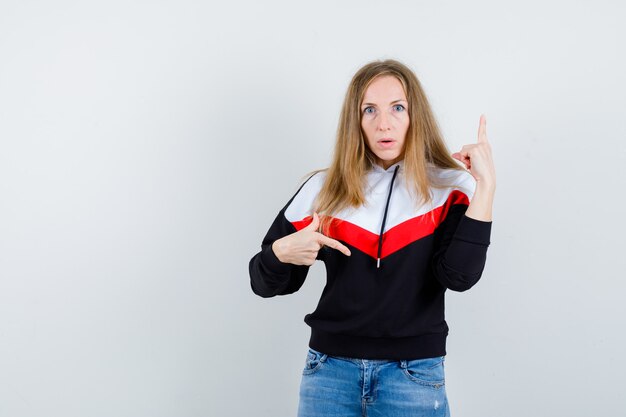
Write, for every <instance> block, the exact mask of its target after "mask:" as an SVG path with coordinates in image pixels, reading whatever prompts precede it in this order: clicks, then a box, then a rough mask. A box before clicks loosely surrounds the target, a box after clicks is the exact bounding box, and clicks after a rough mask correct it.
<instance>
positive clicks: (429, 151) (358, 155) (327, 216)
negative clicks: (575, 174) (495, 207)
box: [307, 59, 464, 234]
mask: <svg viewBox="0 0 626 417" xmlns="http://www.w3.org/2000/svg"><path fill="white" fill-rule="evenodd" d="M384 75H391V76H394V77H396V78H397V79H398V80H399V81H400V83H401V84H402V87H403V88H404V93H405V94H406V97H407V101H408V109H407V111H408V114H409V128H408V130H407V133H406V137H405V141H404V148H403V160H404V172H405V176H404V177H405V180H406V185H407V189H408V190H409V192H412V194H414V197H417V198H416V199H415V200H416V204H431V203H432V195H431V192H430V187H434V188H441V187H444V186H445V185H441V184H437V183H434V182H433V180H432V179H431V178H430V176H429V175H428V167H427V164H428V163H432V164H434V165H435V166H437V167H440V168H448V169H458V170H463V169H464V168H462V167H460V165H459V164H458V163H457V162H456V160H455V159H454V158H452V157H451V156H450V154H449V152H448V149H447V147H446V144H445V142H444V140H443V137H442V135H441V132H440V129H439V126H438V124H437V121H436V120H435V117H434V115H433V112H432V110H431V108H430V104H429V103H428V99H427V97H426V94H425V92H424V90H423V89H422V86H421V84H420V82H419V80H418V79H417V77H416V76H415V74H414V73H413V71H411V69H409V68H408V67H407V66H405V65H404V64H402V63H400V62H399V61H396V60H394V59H386V60H377V61H372V62H370V63H368V64H366V65H365V66H363V67H361V68H360V69H359V70H358V71H357V72H356V74H354V76H353V77H352V81H351V82H350V84H349V86H348V90H347V92H346V95H345V98H344V102H343V106H342V109H341V114H340V116H339V123H338V127H337V136H336V142H335V149H334V154H333V159H332V163H331V165H330V167H328V168H325V169H318V170H314V171H311V172H309V173H308V174H307V176H310V175H312V174H315V173H318V172H321V171H326V178H325V180H324V184H323V185H322V187H321V190H320V192H319V193H318V195H317V197H316V199H315V202H314V210H315V211H317V213H318V214H319V216H320V231H321V232H322V233H324V234H328V232H329V227H330V223H331V220H332V215H333V214H336V213H338V212H340V211H342V210H343V209H346V208H350V207H359V206H361V205H362V204H364V203H365V190H364V186H365V176H366V175H365V174H366V173H367V171H368V170H369V169H371V167H372V164H374V163H375V162H374V161H375V160H376V156H375V155H374V153H373V152H372V151H371V150H370V149H369V148H368V146H367V143H366V139H365V136H364V134H363V131H362V129H361V117H362V114H361V111H360V108H361V104H362V101H363V96H364V94H365V91H366V90H367V87H368V86H369V85H370V83H371V82H372V81H373V80H374V79H375V78H377V77H380V76H384Z"/></svg>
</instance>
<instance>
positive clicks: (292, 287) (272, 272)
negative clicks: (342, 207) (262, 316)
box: [248, 174, 315, 298]
mask: <svg viewBox="0 0 626 417" xmlns="http://www.w3.org/2000/svg"><path fill="white" fill-rule="evenodd" d="M314 175H315V174H314ZM312 177H313V175H312V176H311V177H309V178H308V179H307V180H306V181H305V182H304V183H303V184H302V185H301V186H300V188H299V189H298V191H297V192H296V194H295V195H294V196H293V197H291V199H290V200H289V202H288V203H287V204H286V205H285V207H283V209H282V210H281V211H280V212H279V213H278V215H277V216H276V218H275V219H274V222H273V223H272V225H271V226H270V228H269V230H268V231H267V233H266V234H265V237H264V238H263V241H262V242H261V251H260V252H258V253H257V254H256V255H254V256H253V257H252V259H250V262H249V265H248V269H249V272H250V286H251V287H252V291H253V292H254V293H255V294H257V295H259V296H261V297H263V298H269V297H274V296H276V295H286V294H292V293H294V292H296V291H298V290H299V289H300V287H302V284H304V280H305V278H306V275H307V273H308V271H309V265H295V264H290V263H285V262H282V261H280V260H279V259H278V258H277V257H276V254H275V253H274V251H273V250H272V244H273V243H274V241H276V240H278V239H280V238H282V237H284V236H287V235H290V234H292V233H295V232H296V231H297V230H298V229H296V226H295V225H294V224H293V223H292V222H291V221H289V219H288V218H287V216H286V211H287V210H288V208H289V207H290V205H292V203H294V199H295V198H296V196H298V194H299V193H300V192H301V191H302V189H303V187H304V186H305V184H306V183H307V182H308V181H309V180H310V179H311V178H312ZM300 197H302V195H300ZM306 199H307V200H311V199H310V198H308V197H307V198H306ZM301 200H303V198H299V199H298V201H296V202H295V203H296V205H302V201H301ZM304 223H306V221H305V222H299V224H301V225H302V227H304V226H305V224H304ZM309 223H310V220H309Z"/></svg>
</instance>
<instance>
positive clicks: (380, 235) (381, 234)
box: [376, 165, 400, 268]
mask: <svg viewBox="0 0 626 417" xmlns="http://www.w3.org/2000/svg"><path fill="white" fill-rule="evenodd" d="M398 168H400V165H398V166H396V169H394V170H393V177H391V184H390V185H389V194H387V204H386V205H385V214H384V215H383V224H382V226H381V227H380V234H379V235H378V257H377V258H378V259H377V260H376V268H380V254H381V253H382V251H383V231H384V230H385V222H386V221H387V210H388V209H389V200H391V190H393V182H394V180H395V179H396V174H397V173H398Z"/></svg>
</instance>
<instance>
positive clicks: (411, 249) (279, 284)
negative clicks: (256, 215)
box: [249, 161, 492, 360]
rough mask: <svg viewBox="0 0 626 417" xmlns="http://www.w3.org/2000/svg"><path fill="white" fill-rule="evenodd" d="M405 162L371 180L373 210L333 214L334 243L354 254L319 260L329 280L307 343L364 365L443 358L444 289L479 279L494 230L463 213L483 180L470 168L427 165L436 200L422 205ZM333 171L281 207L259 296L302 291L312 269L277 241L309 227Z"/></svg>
mask: <svg viewBox="0 0 626 417" xmlns="http://www.w3.org/2000/svg"><path fill="white" fill-rule="evenodd" d="M403 168H404V163H403V161H400V162H398V163H396V164H394V165H392V166H390V167H389V168H388V169H386V170H385V169H383V168H382V167H380V166H378V165H373V167H372V169H371V170H370V171H369V172H368V173H367V181H366V184H367V185H366V189H365V191H366V204H364V205H363V206H361V207H359V208H351V209H346V210H343V211H341V212H340V213H337V214H335V215H334V216H333V217H334V219H335V220H333V223H332V228H331V230H330V232H329V236H330V237H331V238H333V239H336V240H338V241H340V242H341V243H342V244H344V245H345V246H347V247H348V248H349V249H350V252H351V256H346V255H344V254H343V253H341V252H339V251H338V250H336V249H332V248H328V247H326V246H324V247H323V248H322V249H321V250H320V251H319V252H318V256H317V259H319V260H321V261H323V262H324V263H325V265H326V271H327V282H326V286H325V287H324V290H323V291H322V295H321V298H320V300H319V303H318V305H317V308H316V309H315V311H313V312H312V313H310V314H307V315H306V316H305V317H304V321H305V323H306V324H308V325H309V326H310V327H311V338H310V340H309V346H310V347H311V348H313V349H315V350H318V351H321V352H324V353H326V354H328V355H335V356H345V357H352V358H362V359H398V360H401V359H419V358H428V357H434V356H443V355H445V354H446V348H445V345H446V337H447V334H448V325H447V323H446V321H445V319H444V294H445V291H446V289H450V290H453V291H465V290H468V289H469V288H471V287H472V286H473V285H474V284H476V282H477V281H478V280H479V279H480V276H481V274H482V271H483V269H484V266H485V260H486V256H487V248H488V246H489V244H490V240H489V239H490V235H491V224H492V222H491V221H489V222H485V221H480V220H476V219H472V218H470V217H467V216H466V215H465V211H466V210H467V207H468V205H469V202H470V200H471V199H472V197H473V194H474V191H475V187H476V182H475V180H474V178H473V177H472V175H471V174H470V173H469V172H467V171H465V170H454V169H441V168H438V167H435V166H434V165H432V164H429V165H428V172H429V176H430V178H432V180H433V181H436V182H437V183H438V184H445V188H442V189H438V188H434V187H432V188H431V190H432V195H433V202H432V205H429V206H424V205H422V206H417V205H416V204H415V201H416V200H415V199H414V198H412V197H411V195H410V194H409V190H408V189H407V188H406V186H405V182H404V169H403ZM325 175H326V172H325V171H322V172H318V173H316V174H314V175H312V176H311V177H309V178H308V179H307V180H306V181H305V182H304V183H303V184H302V185H301V186H300V188H299V189H298V191H296V193H295V194H294V196H293V197H291V199H290V200H289V201H288V202H287V204H286V205H285V206H284V207H283V208H282V210H280V212H279V213H278V215H277V216H276V219H275V220H274V223H272V225H271V227H270V229H269V230H268V232H267V234H266V235H265V238H264V239H263V241H262V243H261V251H260V252H258V253H257V254H256V255H254V256H253V257H252V259H251V260H250V264H249V270H250V284H251V287H252V291H253V292H254V293H255V294H257V295H259V296H261V297H273V296H275V295H285V294H291V293H294V292H295V291H297V290H298V289H300V287H301V286H302V284H303V283H304V280H305V278H306V275H307V272H308V270H309V266H306V265H294V264H289V263H283V262H281V261H280V260H279V259H278V258H277V257H276V255H275V254H274V251H273V250H272V243H273V242H274V241H275V240H277V239H279V238H282V237H283V236H286V235H289V234H291V233H294V232H296V231H298V230H301V229H302V228H304V227H306V226H307V225H308V224H310V223H311V221H312V219H313V218H312V214H313V202H314V199H315V197H316V196H317V194H318V192H319V190H320V189H321V186H322V185H323V182H324V178H325Z"/></svg>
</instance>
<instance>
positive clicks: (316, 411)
mask: <svg viewBox="0 0 626 417" xmlns="http://www.w3.org/2000/svg"><path fill="white" fill-rule="evenodd" d="M444 361H445V356H437V357H434V358H427V359H412V360H392V359H357V358H346V357H341V356H329V355H327V354H325V353H322V352H319V351H317V350H315V349H309V351H308V353H307V357H306V361H305V365H304V369H303V370H302V380H301V383H300V402H299V404H298V417H322V416H324V417H330V416H337V417H339V416H341V417H353V416H354V417H356V416H359V417H374V416H380V417H400V416H402V417H409V416H410V417H420V416H432V417H449V416H450V409H449V406H448V398H447V395H446V390H445V378H444Z"/></svg>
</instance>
